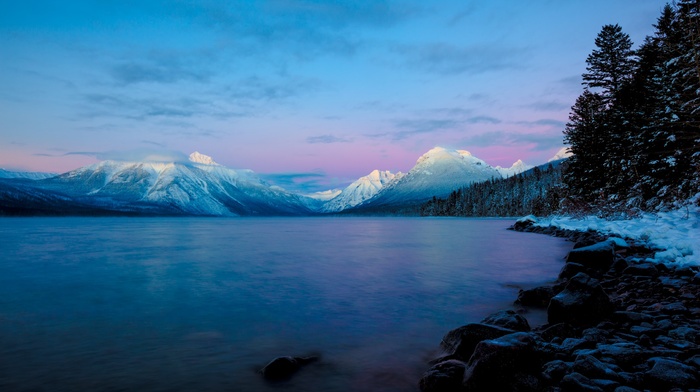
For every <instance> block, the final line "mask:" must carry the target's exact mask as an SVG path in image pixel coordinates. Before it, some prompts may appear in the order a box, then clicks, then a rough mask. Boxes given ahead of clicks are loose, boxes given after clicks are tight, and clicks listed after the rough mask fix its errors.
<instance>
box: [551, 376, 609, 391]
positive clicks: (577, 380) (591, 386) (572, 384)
mask: <svg viewBox="0 0 700 392" xmlns="http://www.w3.org/2000/svg"><path fill="white" fill-rule="evenodd" d="M560 385H561V388H562V390H564V391H571V392H604V391H603V389H602V388H601V387H599V386H598V385H596V384H595V383H594V382H593V381H591V379H589V378H588V377H586V376H584V375H583V374H581V373H576V372H573V373H569V374H567V375H566V376H564V378H562V379H561V384H560Z"/></svg>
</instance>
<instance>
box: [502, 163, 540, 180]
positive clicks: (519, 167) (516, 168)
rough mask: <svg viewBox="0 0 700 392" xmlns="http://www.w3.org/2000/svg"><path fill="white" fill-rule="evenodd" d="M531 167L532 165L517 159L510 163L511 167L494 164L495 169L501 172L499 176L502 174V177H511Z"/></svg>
mask: <svg viewBox="0 0 700 392" xmlns="http://www.w3.org/2000/svg"><path fill="white" fill-rule="evenodd" d="M533 167H534V166H531V165H528V164H526V163H525V162H523V161H521V160H520V159H518V160H517V161H515V163H513V165H511V167H500V166H496V167H495V169H496V170H497V171H498V172H499V173H501V176H503V178H508V177H512V176H514V175H516V174H520V173H522V172H524V171H528V170H530V169H532V168H533Z"/></svg>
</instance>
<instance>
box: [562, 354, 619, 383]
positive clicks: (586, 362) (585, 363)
mask: <svg viewBox="0 0 700 392" xmlns="http://www.w3.org/2000/svg"><path fill="white" fill-rule="evenodd" d="M573 369H574V371H576V372H578V373H581V374H583V375H584V376H586V377H588V378H591V379H595V378H601V379H608V380H615V381H621V380H622V378H621V377H620V376H619V375H618V374H617V373H615V372H614V371H613V370H612V369H611V368H610V366H609V365H608V364H606V363H603V362H601V361H600V360H598V359H596V358H594V357H593V356H590V355H579V356H577V357H576V360H575V361H574V366H573Z"/></svg>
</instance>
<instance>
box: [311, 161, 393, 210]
mask: <svg viewBox="0 0 700 392" xmlns="http://www.w3.org/2000/svg"><path fill="white" fill-rule="evenodd" d="M401 177H403V173H401V172H399V173H396V174H394V173H392V172H390V171H379V170H374V171H372V172H371V173H369V174H368V175H366V176H364V177H360V178H359V179H357V181H355V182H353V183H352V184H350V185H348V187H347V188H345V189H343V191H342V192H340V194H339V195H337V196H336V197H334V198H333V199H331V200H329V201H328V202H327V203H326V204H325V205H324V206H323V211H324V212H338V211H342V210H345V209H347V208H350V207H354V206H356V205H358V204H360V203H363V202H364V201H366V200H369V199H371V198H372V197H374V196H375V195H376V194H377V193H379V191H381V190H382V189H383V188H384V187H385V186H386V185H387V184H390V183H391V182H393V181H397V180H399V179H400V178H401Z"/></svg>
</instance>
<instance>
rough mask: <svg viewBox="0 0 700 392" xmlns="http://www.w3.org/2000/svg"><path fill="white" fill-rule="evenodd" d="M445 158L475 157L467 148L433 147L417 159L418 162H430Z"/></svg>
mask: <svg viewBox="0 0 700 392" xmlns="http://www.w3.org/2000/svg"><path fill="white" fill-rule="evenodd" d="M445 158H458V159H464V158H475V157H474V155H472V153H470V152H469V151H467V150H450V149H447V148H444V147H433V148H431V149H430V150H429V151H428V152H426V153H425V154H423V155H421V157H420V158H418V160H417V161H416V164H420V163H424V164H430V163H434V162H436V161H439V160H442V159H445ZM475 159H476V158H475Z"/></svg>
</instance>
